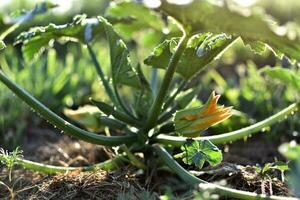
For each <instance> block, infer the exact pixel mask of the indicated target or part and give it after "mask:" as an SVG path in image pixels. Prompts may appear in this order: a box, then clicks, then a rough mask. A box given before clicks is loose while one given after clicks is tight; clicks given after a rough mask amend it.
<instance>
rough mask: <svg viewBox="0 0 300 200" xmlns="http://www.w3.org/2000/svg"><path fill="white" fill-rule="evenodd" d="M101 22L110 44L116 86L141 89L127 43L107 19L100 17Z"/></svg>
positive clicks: (113, 77)
mask: <svg viewBox="0 0 300 200" xmlns="http://www.w3.org/2000/svg"><path fill="white" fill-rule="evenodd" d="M99 22H100V24H102V25H103V27H104V29H105V32H106V37H107V40H108V43H109V48H110V63H111V70H112V71H111V75H112V79H113V82H114V84H126V85H130V86H132V87H137V88H140V87H141V82H140V79H139V77H138V75H137V72H136V71H135V69H134V68H133V67H132V66H131V61H130V58H129V51H128V49H127V47H126V45H125V43H124V42H123V40H122V39H121V38H120V36H119V35H118V34H117V33H116V32H115V31H114V29H113V27H112V25H111V24H110V23H109V22H108V21H107V20H106V19H104V18H103V17H99Z"/></svg>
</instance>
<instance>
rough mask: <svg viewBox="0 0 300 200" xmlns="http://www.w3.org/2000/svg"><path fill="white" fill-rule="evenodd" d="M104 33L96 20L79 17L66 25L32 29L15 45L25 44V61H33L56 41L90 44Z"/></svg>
mask: <svg viewBox="0 0 300 200" xmlns="http://www.w3.org/2000/svg"><path fill="white" fill-rule="evenodd" d="M102 31H103V27H102V26H100V24H99V22H98V20H97V19H96V18H86V15H77V16H75V17H74V18H73V21H72V22H71V23H68V24H64V25H55V24H49V25H48V26H45V27H35V28H31V29H30V30H29V31H27V32H23V33H21V34H20V35H19V36H18V37H17V40H16V42H15V43H23V46H22V51H23V55H24V58H25V60H27V61H32V60H33V59H34V58H36V57H38V56H39V55H40V54H41V53H42V52H43V51H44V50H45V48H47V47H48V46H49V45H51V43H52V42H53V41H54V40H58V39H63V40H66V41H81V42H84V43H87V42H89V41H90V40H91V39H92V38H93V37H94V36H95V35H97V34H99V33H100V32H102Z"/></svg>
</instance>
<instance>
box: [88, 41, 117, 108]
mask: <svg viewBox="0 0 300 200" xmlns="http://www.w3.org/2000/svg"><path fill="white" fill-rule="evenodd" d="M87 49H88V51H89V54H90V56H91V58H92V61H93V63H94V66H95V68H96V71H97V73H98V75H99V77H100V80H101V82H102V84H103V86H104V89H105V91H106V93H107V94H108V96H109V98H110V99H111V101H112V102H113V103H114V104H115V105H116V106H118V105H119V104H118V103H117V98H116V95H115V93H114V92H113V90H112V89H111V87H110V85H109V81H108V80H107V79H106V78H105V75H104V73H103V71H102V68H101V65H100V63H99V62H98V60H97V57H96V54H95V53H94V51H93V49H92V47H91V45H89V44H87Z"/></svg>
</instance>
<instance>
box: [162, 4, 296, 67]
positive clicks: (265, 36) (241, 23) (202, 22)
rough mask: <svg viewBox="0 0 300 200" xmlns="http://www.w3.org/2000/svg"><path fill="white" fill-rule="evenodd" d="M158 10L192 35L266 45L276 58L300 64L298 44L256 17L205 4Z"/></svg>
mask: <svg viewBox="0 0 300 200" xmlns="http://www.w3.org/2000/svg"><path fill="white" fill-rule="evenodd" d="M160 10H162V11H164V12H165V13H166V14H168V15H170V16H172V17H174V18H175V19H176V20H177V21H178V22H180V23H181V24H182V25H183V26H184V27H185V29H186V30H190V31H191V32H192V33H200V32H212V33H217V34H218V33H227V34H231V35H233V36H236V37H238V36H240V37H241V38H242V39H243V40H244V42H245V43H247V42H248V41H251V42H254V41H260V42H262V43H266V44H267V45H268V47H270V48H271V49H274V51H276V55H277V56H279V57H281V56H282V54H278V51H279V52H281V53H283V54H285V55H286V56H287V57H289V58H291V59H296V60H298V61H299V60H300V54H299V51H300V43H299V41H298V40H297V41H296V40H295V41H293V40H290V39H289V38H288V37H285V36H279V35H277V34H275V33H274V32H273V31H272V29H271V28H270V26H269V24H268V23H267V22H266V20H264V19H262V18H261V17H259V16H254V15H251V16H243V15H241V14H238V13H236V12H233V11H231V10H229V9H227V8H224V7H220V6H217V5H214V4H212V3H209V1H207V0H201V1H193V2H192V3H190V4H187V5H183V6H180V5H176V4H172V3H168V1H167V0H162V4H161V6H160ZM252 46H253V45H252ZM254 47H255V46H254ZM254 49H256V50H259V51H260V52H261V50H262V46H261V45H260V46H259V48H258V47H257V46H256V47H255V48H254Z"/></svg>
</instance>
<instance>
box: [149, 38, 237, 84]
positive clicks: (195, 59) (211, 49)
mask: <svg viewBox="0 0 300 200" xmlns="http://www.w3.org/2000/svg"><path fill="white" fill-rule="evenodd" d="M178 41H179V39H178V38H173V39H171V40H166V41H164V42H163V43H161V44H160V45H158V46H157V47H156V48H155V49H154V51H153V52H152V54H151V55H150V56H149V57H148V58H147V59H146V60H145V61H144V62H145V64H147V65H151V66H153V67H156V68H162V69H166V67H167V66H168V63H169V60H170V58H171V56H172V54H173V53H174V49H175V47H176V44H177V43H178ZM234 41H235V38H234V37H231V36H228V35H226V34H219V35H215V34H211V33H205V34H197V35H194V36H193V37H192V38H191V39H190V40H189V42H188V44H187V47H186V49H185V50H184V52H183V54H182V56H181V59H180V61H179V63H178V65H177V68H176V71H177V73H179V74H180V75H182V76H183V77H184V78H186V79H190V78H192V77H193V76H195V75H197V74H198V73H199V72H200V71H201V70H203V69H204V68H205V66H206V65H207V64H209V63H210V62H211V61H212V60H214V59H216V58H217V57H218V56H220V54H221V53H222V52H223V51H224V50H225V49H226V48H227V47H229V46H230V45H231V44H232V43H233V42H234Z"/></svg>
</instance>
